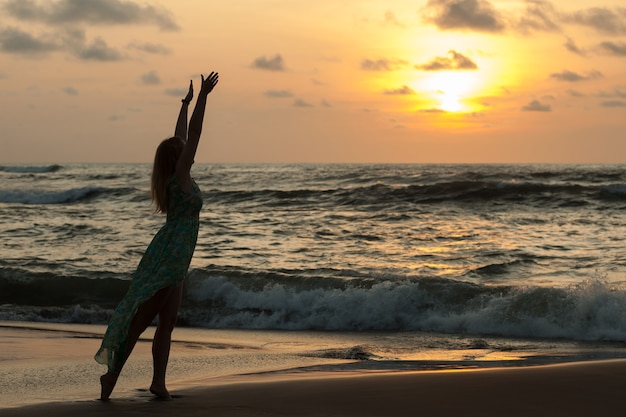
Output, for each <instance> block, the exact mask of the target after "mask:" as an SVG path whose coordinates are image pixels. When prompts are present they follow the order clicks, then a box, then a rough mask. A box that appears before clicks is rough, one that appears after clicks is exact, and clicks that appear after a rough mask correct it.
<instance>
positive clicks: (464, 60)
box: [415, 51, 478, 71]
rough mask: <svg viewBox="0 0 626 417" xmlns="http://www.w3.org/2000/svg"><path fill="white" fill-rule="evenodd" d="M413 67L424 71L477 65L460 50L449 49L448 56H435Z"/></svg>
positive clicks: (474, 66)
mask: <svg viewBox="0 0 626 417" xmlns="http://www.w3.org/2000/svg"><path fill="white" fill-rule="evenodd" d="M415 68H417V69H421V70H424V71H443V70H475V69H478V66H477V65H476V63H474V61H472V60H471V59H469V58H468V57H466V56H465V55H463V54H461V53H460V52H456V51H449V52H448V56H438V57H435V58H434V59H432V60H431V61H430V62H429V63H427V64H423V65H416V66H415Z"/></svg>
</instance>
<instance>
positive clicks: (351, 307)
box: [0, 268, 626, 341]
mask: <svg viewBox="0 0 626 417" xmlns="http://www.w3.org/2000/svg"><path fill="white" fill-rule="evenodd" d="M349 273H350V271H335V274H336V276H331V275H330V274H329V271H325V274H324V275H322V274H319V275H314V274H310V271H309V274H308V275H307V276H305V275H302V274H296V273H276V272H273V273H265V274H260V273H253V272H249V271H237V270H217V269H212V268H207V269H195V270H192V271H191V273H190V275H189V277H188V279H187V280H186V283H185V295H184V300H183V306H182V308H181V311H180V323H181V325H186V326H192V327H205V328H239V329H283V330H325V331H426V332H441V333H450V334H470V335H498V336H508V337H530V338H565V339H571V340H588V341H596V340H597V341H599V340H602V341H626V291H625V290H624V289H621V288H615V287H613V286H612V285H611V284H609V283H607V282H605V281H603V280H602V279H600V278H590V279H588V280H586V281H584V282H582V283H580V284H577V285H572V286H569V287H566V288H544V287H519V286H490V285H479V284H473V283H469V282H464V281H456V280H449V279H441V278H423V277H421V278H420V277H406V278H404V279H399V278H398V277H392V278H390V279H384V278H368V277H356V278H352V279H348V278H345V277H343V276H341V275H348V274H349ZM127 287H128V281H127V280H121V279H117V278H111V279H87V278H79V277H53V276H45V277H44V276H39V277H34V278H33V277H31V278H29V279H23V278H21V279H16V278H15V274H6V273H4V274H3V275H2V276H1V277H0V294H2V296H1V297H0V319H3V320H31V321H33V320H34V321H38V320H41V321H66V322H81V323H106V321H107V320H108V318H109V317H110V314H111V313H112V310H113V308H114V307H115V305H116V304H117V302H119V300H120V299H121V297H122V295H123V294H124V292H125V291H126V289H127Z"/></svg>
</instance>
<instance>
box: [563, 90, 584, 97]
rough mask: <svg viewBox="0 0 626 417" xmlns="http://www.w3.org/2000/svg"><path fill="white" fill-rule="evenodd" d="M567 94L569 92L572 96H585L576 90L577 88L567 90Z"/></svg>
mask: <svg viewBox="0 0 626 417" xmlns="http://www.w3.org/2000/svg"><path fill="white" fill-rule="evenodd" d="M567 94H569V95H570V96H572V97H585V95H584V94H583V93H581V92H580V91H576V90H567Z"/></svg>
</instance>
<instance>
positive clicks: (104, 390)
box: [100, 372, 118, 401]
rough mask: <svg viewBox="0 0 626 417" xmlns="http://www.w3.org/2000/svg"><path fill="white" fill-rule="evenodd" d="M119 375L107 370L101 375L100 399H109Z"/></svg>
mask: <svg viewBox="0 0 626 417" xmlns="http://www.w3.org/2000/svg"><path fill="white" fill-rule="evenodd" d="M117 377H118V375H116V374H112V373H110V372H107V373H106V374H104V375H102V376H101V377H100V399H101V400H102V401H108V400H109V396H110V395H111V393H112V392H113V388H115V384H116V383H117Z"/></svg>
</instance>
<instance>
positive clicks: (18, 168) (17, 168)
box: [0, 164, 63, 174]
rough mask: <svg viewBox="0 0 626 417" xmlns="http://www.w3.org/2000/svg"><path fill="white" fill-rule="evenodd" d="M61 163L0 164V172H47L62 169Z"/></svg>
mask: <svg viewBox="0 0 626 417" xmlns="http://www.w3.org/2000/svg"><path fill="white" fill-rule="evenodd" d="M62 168H63V167H62V166H61V165H57V164H53V165H33V166H25V165H10V166H0V172H15V173H33V174H38V173H47V172H56V171H59V170H60V169H62Z"/></svg>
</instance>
